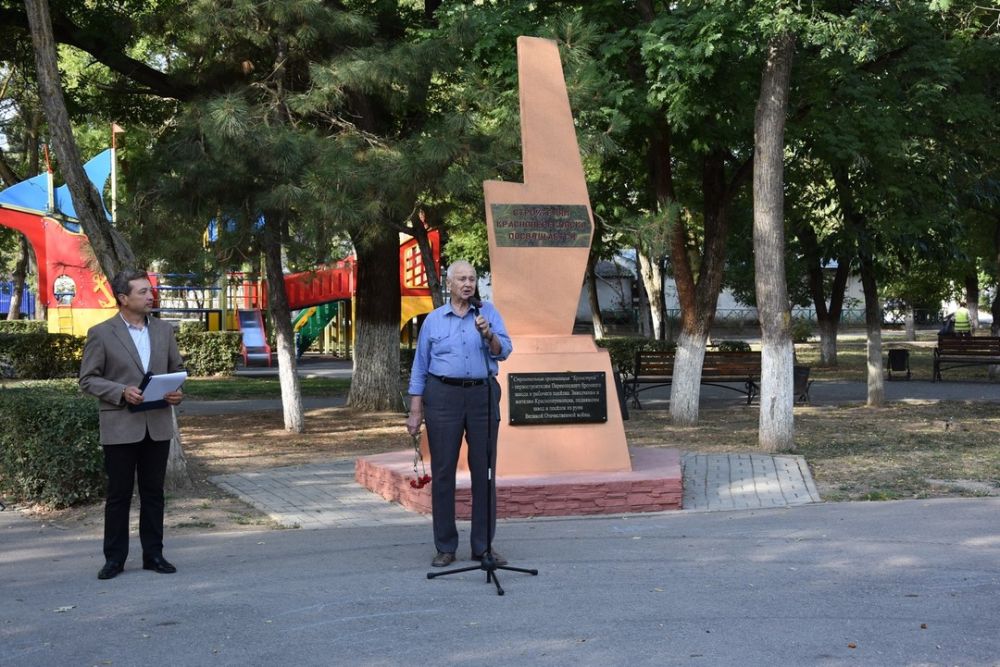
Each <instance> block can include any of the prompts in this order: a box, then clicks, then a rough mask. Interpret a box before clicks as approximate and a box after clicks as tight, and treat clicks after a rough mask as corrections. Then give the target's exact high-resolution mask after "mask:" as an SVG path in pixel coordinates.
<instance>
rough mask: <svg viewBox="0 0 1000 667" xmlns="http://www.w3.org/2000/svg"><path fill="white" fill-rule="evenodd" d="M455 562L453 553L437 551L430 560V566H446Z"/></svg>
mask: <svg viewBox="0 0 1000 667" xmlns="http://www.w3.org/2000/svg"><path fill="white" fill-rule="evenodd" d="M454 562H455V554H453V553H448V552H447V551H439V552H437V555H436V556H434V560H432V561H431V567H447V566H449V565H451V564H452V563H454Z"/></svg>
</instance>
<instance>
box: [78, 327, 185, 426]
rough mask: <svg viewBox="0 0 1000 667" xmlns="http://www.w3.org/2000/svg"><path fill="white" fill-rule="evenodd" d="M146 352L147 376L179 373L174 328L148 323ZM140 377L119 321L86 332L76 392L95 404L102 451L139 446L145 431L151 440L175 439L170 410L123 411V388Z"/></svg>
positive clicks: (131, 345)
mask: <svg viewBox="0 0 1000 667" xmlns="http://www.w3.org/2000/svg"><path fill="white" fill-rule="evenodd" d="M149 350H150V352H149V372H150V373H153V374H160V373H174V372H176V371H180V370H183V368H184V366H183V361H182V360H181V355H180V352H178V351H177V340H176V339H175V338H174V330H173V327H171V326H170V325H169V324H167V323H166V322H162V321H160V320H159V319H157V318H155V317H150V318H149ZM143 376H144V373H143V370H142V361H141V360H140V359H139V351H138V350H136V348H135V343H133V342H132V337H131V336H130V335H129V332H128V327H127V326H126V325H125V321H124V320H122V318H121V315H118V314H116V315H115V316H114V317H112V318H110V319H108V320H105V321H104V322H101V323H100V324H96V325H94V326H92V327H91V328H90V330H89V331H88V332H87V342H86V344H85V345H84V347H83V362H82V363H81V364H80V388H81V389H82V390H83V391H84V392H86V393H88V394H91V395H93V396H96V397H97V398H99V399H100V421H101V444H102V445H121V444H127V443H132V442H140V441H142V440H143V439H145V437H146V432H147V431H148V432H149V436H150V437H151V438H152V439H153V440H170V439H171V438H172V437H174V420H173V415H172V414H171V410H170V407H169V406H167V407H165V408H157V409H154V410H145V411H142V412H130V411H129V410H128V409H127V408H126V407H125V405H126V404H125V401H124V400H123V399H122V392H123V391H124V390H125V387H127V386H136V387H138V386H139V385H140V384H141V383H142V379H143Z"/></svg>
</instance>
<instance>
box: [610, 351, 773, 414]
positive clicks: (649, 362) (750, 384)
mask: <svg viewBox="0 0 1000 667" xmlns="http://www.w3.org/2000/svg"><path fill="white" fill-rule="evenodd" d="M673 379H674V353H673V352H656V351H653V350H637V351H636V353H635V365H634V366H633V367H632V373H631V375H630V376H628V377H626V378H624V380H623V383H624V385H625V399H626V400H628V399H630V398H631V399H632V406H633V407H636V408H640V409H641V408H642V405H641V404H640V403H639V393H640V392H643V391H645V390H646V389H654V388H656V387H665V386H669V385H670V384H671V383H672V382H673ZM758 380H760V352H716V351H712V350H709V351H706V352H705V361H704V364H703V365H702V368H701V383H702V384H707V385H711V386H713V387H722V388H723V389H729V390H732V391H735V392H739V393H741V394H745V395H746V397H747V405H749V404H750V402H751V401H753V399H754V397H755V396H756V395H757V394H758V393H759V388H758V385H757V382H758ZM733 384H739V385H741V386H740V387H734V386H732V385H733Z"/></svg>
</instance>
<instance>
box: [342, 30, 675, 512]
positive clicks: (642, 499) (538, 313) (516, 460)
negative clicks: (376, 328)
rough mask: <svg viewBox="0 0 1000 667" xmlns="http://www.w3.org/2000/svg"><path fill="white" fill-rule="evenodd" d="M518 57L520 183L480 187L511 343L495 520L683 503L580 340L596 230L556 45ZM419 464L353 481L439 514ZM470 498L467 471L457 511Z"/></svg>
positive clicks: (605, 367) (396, 464)
mask: <svg viewBox="0 0 1000 667" xmlns="http://www.w3.org/2000/svg"><path fill="white" fill-rule="evenodd" d="M517 54H518V72H519V92H520V102H521V140H522V148H523V165H524V182H523V183H513V182H498V181H489V182H486V183H484V185H483V190H484V195H485V202H486V226H487V234H488V237H489V245H490V274H491V279H492V286H493V300H494V303H495V304H496V306H497V308H498V309H499V310H500V313H501V314H502V315H503V318H504V321H505V323H506V325H507V330H508V332H509V333H510V336H511V339H512V341H513V344H514V352H513V353H512V354H511V356H510V357H509V358H508V359H507V360H506V361H505V362H503V363H501V364H500V373H499V376H498V378H497V379H498V381H499V383H500V386H501V388H502V390H503V394H502V396H501V402H500V413H501V414H500V417H501V422H500V435H499V438H498V443H497V467H496V473H497V515H498V516H500V517H512V516H541V515H555V514H601V513H614V512H636V511H654V510H662V509H677V508H679V507H680V504H681V496H682V489H681V473H680V456H679V452H677V451H676V450H674V449H637V450H632V451H631V452H630V450H629V448H628V445H627V443H626V440H625V429H624V423H623V421H622V410H621V407H620V404H619V395H618V391H617V389H616V383H615V375H614V373H615V371H614V369H613V368H612V366H611V359H610V356H609V355H608V353H607V351H606V350H604V349H602V348H598V347H597V346H596V345H595V343H594V341H593V339H592V337H591V336H589V335H573V333H572V331H573V324H574V320H575V318H576V309H577V303H578V302H579V298H580V290H581V285H582V284H583V277H584V273H585V270H586V264H587V256H588V254H589V252H590V244H591V237H592V234H593V228H594V225H593V219H592V213H591V208H590V199H589V195H588V193H587V185H586V181H585V179H584V173H583V164H582V161H581V159H580V151H579V146H578V144H577V139H576V130H575V128H574V125H573V116H572V112H571V110H570V105H569V97H568V94H567V92H566V83H565V80H564V78H563V73H562V63H561V61H560V58H559V47H558V45H557V44H556V43H555V42H553V41H551V40H546V39H540V38H534V37H519V38H518V40H517ZM425 437H426V436H425ZM424 455H425V456H427V454H426V442H425V445H424ZM412 458H413V455H412V452H399V453H392V454H384V455H376V456H368V457H362V458H360V459H358V460H357V462H356V465H355V478H356V479H357V480H358V482H359V483H361V484H363V485H364V486H366V487H367V488H369V489H371V490H373V491H375V492H377V493H379V494H380V495H382V496H383V497H385V498H387V499H389V500H394V501H396V502H399V503H401V504H402V505H404V506H406V507H409V508H410V509H415V510H418V511H422V512H430V491H429V487H421V486H420V485H411V484H409V479H408V474H409V473H410V465H411V462H412ZM464 458H465V457H464V453H463V455H462V457H461V458H460V466H462V465H463V464H464ZM432 484H433V481H432ZM469 496H470V494H469V481H468V474H467V472H466V475H465V478H464V480H463V478H462V477H459V482H458V485H457V489H456V505H457V507H456V511H457V513H458V516H459V517H462V516H465V517H467V516H468V513H469V509H470V507H469V506H470V504H471V501H470V499H469Z"/></svg>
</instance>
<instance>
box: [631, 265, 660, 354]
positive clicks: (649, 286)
mask: <svg viewBox="0 0 1000 667" xmlns="http://www.w3.org/2000/svg"><path fill="white" fill-rule="evenodd" d="M636 257H637V258H638V260H639V275H640V277H641V278H642V286H643V288H644V289H645V290H646V302H647V304H648V306H649V320H648V321H649V324H650V326H651V329H650V332H649V333H650V337H651V338H653V339H654V340H663V320H664V313H663V273H662V272H661V271H660V263H659V262H658V261H656V259H654V258H651V257H649V256H648V255H646V253H645V252H644V250H643V249H642V248H640V249H638V250H637V252H636Z"/></svg>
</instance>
